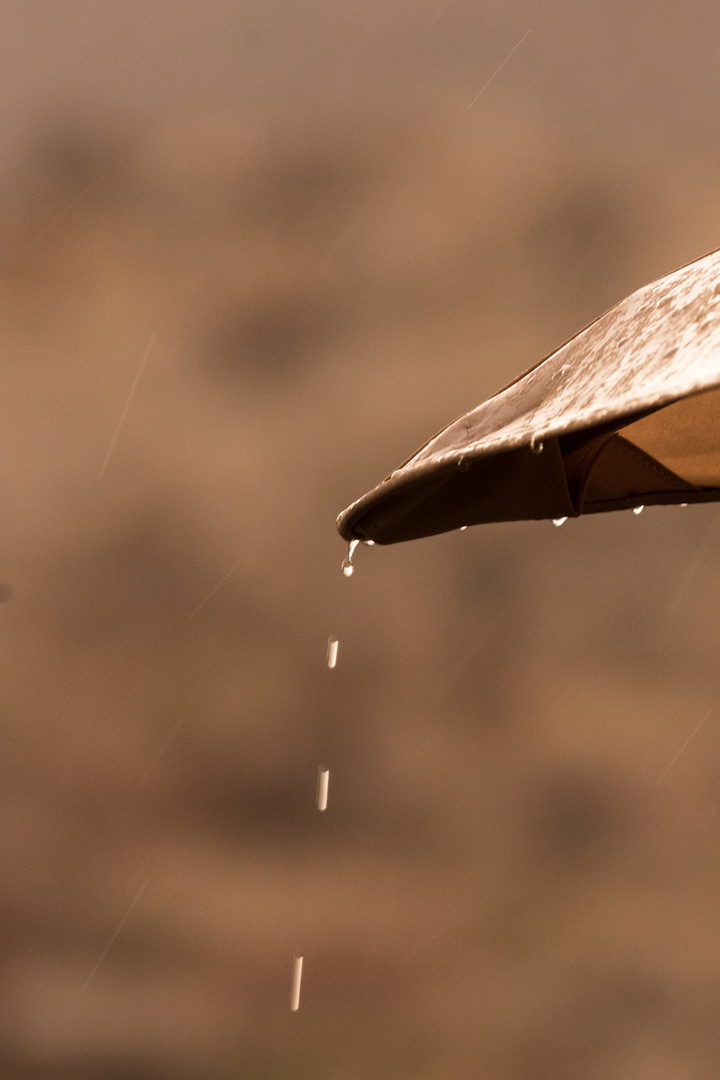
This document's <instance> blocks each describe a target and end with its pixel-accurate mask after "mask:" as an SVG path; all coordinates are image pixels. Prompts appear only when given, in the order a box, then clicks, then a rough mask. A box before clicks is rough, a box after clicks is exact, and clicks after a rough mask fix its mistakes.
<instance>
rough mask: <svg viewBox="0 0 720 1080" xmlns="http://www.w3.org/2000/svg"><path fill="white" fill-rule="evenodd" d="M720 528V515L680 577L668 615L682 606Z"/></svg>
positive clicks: (711, 525)
mask: <svg viewBox="0 0 720 1080" xmlns="http://www.w3.org/2000/svg"><path fill="white" fill-rule="evenodd" d="M719 528H720V517H715V518H714V519H713V520H712V522H711V523H710V527H709V528H708V530H707V532H706V533H705V536H704V537H703V539H702V540H701V542H700V544H699V546H698V548H697V550H696V552H695V557H694V558H693V559H692V560H691V562H690V563H689V565H688V567H687V569H686V570H685V573H684V574H683V576H682V577H681V578H680V582H679V584H678V587H677V588H676V590H675V592H674V593H673V596H672V598H671V600H670V603H669V604H668V607H667V617H668V618H670V616H672V615H674V614H675V612H676V611H677V609H678V607H679V606H680V603H681V601H682V599H683V597H684V596H685V593H686V592H687V590H688V589H689V588H690V585H691V584H692V580H693V578H694V577H695V575H696V574H697V572H698V570H699V569H700V567H701V566H702V564H703V562H704V561H705V559H706V558H707V556H708V552H709V550H710V548H711V546H712V544H713V541H714V540H715V536H716V534H717V531H718V529H719Z"/></svg>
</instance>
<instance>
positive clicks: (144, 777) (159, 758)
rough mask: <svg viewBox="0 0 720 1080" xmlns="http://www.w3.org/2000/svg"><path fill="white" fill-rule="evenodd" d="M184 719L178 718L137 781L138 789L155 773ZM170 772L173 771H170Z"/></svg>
mask: <svg viewBox="0 0 720 1080" xmlns="http://www.w3.org/2000/svg"><path fill="white" fill-rule="evenodd" d="M186 719H187V718H186V717H184V716H182V717H180V719H179V720H178V722H177V723H176V724H175V725H174V726H173V728H172V729H171V731H170V734H169V735H168V736H167V737H166V738H165V740H164V741H163V743H162V745H161V746H160V749H159V750H158V752H157V753H156V754H155V757H154V758H153V759H152V761H151V762H150V764H149V765H148V766H147V768H146V769H145V771H144V773H143V774H142V776H141V777H140V779H139V780H138V787H143V786H144V785H145V784H147V782H148V780H149V779H150V777H151V776H152V774H153V773H154V772H155V769H156V768H157V766H158V765H159V763H160V762H161V761H162V759H163V758H164V756H165V754H166V753H167V751H168V749H169V747H170V744H171V743H172V742H173V741H174V739H175V736H176V735H177V733H178V731H179V730H180V728H181V727H182V725H183V724H184V723H185V721H186ZM185 767H187V768H191V767H192V768H195V767H196V766H185ZM172 771H175V770H172Z"/></svg>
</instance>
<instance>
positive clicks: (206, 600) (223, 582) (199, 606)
mask: <svg viewBox="0 0 720 1080" xmlns="http://www.w3.org/2000/svg"><path fill="white" fill-rule="evenodd" d="M241 562H242V560H241V559H238V561H237V562H236V563H235V565H234V566H233V568H232V570H228V572H227V574H226V575H225V577H223V578H221V579H220V581H218V583H217V585H216V586H215V587H214V588H212V589H211V590H210V592H209V593H208V594H207V596H206V597H205V599H204V600H201V601H200V603H199V604H198V606H197V607H196V608H195V610H194V611H193V612H192V614H190V615H188V622H189V621H190V619H192V618H194V617H195V615H197V613H198V611H199V610H200V608H202V607H205V605H206V604H207V602H208V600H209V599H210V598H211V597H212V596H214V595H215V593H216V592H217V591H218V589H219V588H220V586H221V585H224V584H225V582H226V581H227V579H228V578H229V577H230V576H231V575H232V574H234V573H235V571H236V570H237V568H238V566H239V565H240V563H241Z"/></svg>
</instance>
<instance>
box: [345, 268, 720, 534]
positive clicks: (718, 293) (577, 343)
mask: <svg viewBox="0 0 720 1080" xmlns="http://www.w3.org/2000/svg"><path fill="white" fill-rule="evenodd" d="M717 500H720V251H714V252H712V253H711V254H710V255H706V256H704V257H703V258H701V259H698V260H696V261H695V262H692V263H689V264H688V265H687V266H684V267H681V268H680V269H679V270H675V271H674V272H673V273H672V274H668V275H667V276H666V277H663V278H660V279H659V280H658V281H654V282H652V283H651V284H650V285H645V286H644V287H643V288H642V289H638V291H637V292H634V293H633V294H632V295H631V296H629V297H628V298H627V299H626V300H623V301H621V303H619V304H616V305H615V307H612V308H610V310H609V311H606V312H605V314H604V315H601V316H600V317H599V318H598V319H596V320H595V321H594V322H592V323H590V325H589V326H586V327H585V329H584V330H581V331H580V333H579V334H576V335H575V337H573V338H571V339H570V340H569V341H567V342H566V343H565V344H564V345H562V346H561V347H560V348H559V349H557V350H556V351H555V352H553V353H551V354H550V355H549V356H547V357H546V358H545V359H544V360H541V361H540V362H539V363H538V364H536V365H535V367H532V368H530V370H529V371H526V372H525V373H524V374H523V375H520V376H519V377H518V378H517V379H516V380H515V381H514V382H512V383H510V385H509V386H506V387H505V388H504V389H503V390H500V391H499V392H498V393H497V394H494V395H493V396H492V397H490V398H488V399H487V401H484V402H483V403H482V404H481V405H478V406H477V408H475V409H473V410H472V411H471V412H468V413H466V414H465V415H464V416H461V417H460V419H459V420H456V421H455V422H454V423H452V424H449V425H448V426H447V427H445V428H443V430H442V431H440V432H439V433H438V434H437V435H435V436H434V437H433V438H432V439H430V440H429V442H427V443H425V445H424V446H422V447H421V448H420V449H419V450H417V451H416V452H415V453H414V454H413V455H412V457H410V458H408V460H407V461H406V462H404V464H402V465H401V466H400V467H399V468H398V469H396V470H395V472H393V473H391V474H390V476H388V477H387V478H386V479H385V480H383V482H382V483H381V484H379V485H378V486H377V487H375V488H373V490H372V491H369V492H368V493H367V494H366V495H363V497H362V498H361V499H358V501H357V502H355V503H353V504H352V505H351V506H349V507H348V508H347V509H346V510H344V511H343V512H342V514H340V516H339V518H338V521H337V524H338V529H339V531H340V534H341V535H342V536H343V537H345V539H346V540H372V541H375V542H376V543H379V544H393V543H396V542H398V541H400V540H413V539H417V538H418V537H421V536H431V535H433V534H435V533H441V532H448V531H449V530H451V529H458V528H461V527H462V526H465V525H477V524H481V523H484V522H490V521H518V520H525V519H541V518H553V519H557V518H565V517H578V516H579V515H580V514H590V513H600V512H603V511H606V510H623V509H627V508H631V507H632V508H634V507H637V506H638V505H640V504H643V505H644V504H652V503H689V502H711V501H717Z"/></svg>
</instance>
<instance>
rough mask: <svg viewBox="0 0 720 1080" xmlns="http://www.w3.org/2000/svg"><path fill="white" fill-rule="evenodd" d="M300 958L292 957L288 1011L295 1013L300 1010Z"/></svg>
mask: <svg viewBox="0 0 720 1080" xmlns="http://www.w3.org/2000/svg"><path fill="white" fill-rule="evenodd" d="M302 967H303V958H302V956H294V957H293V973H292V988H291V990H290V1009H291V1010H292V1012H297V1011H298V1009H299V1008H300V982H301V981H302Z"/></svg>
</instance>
